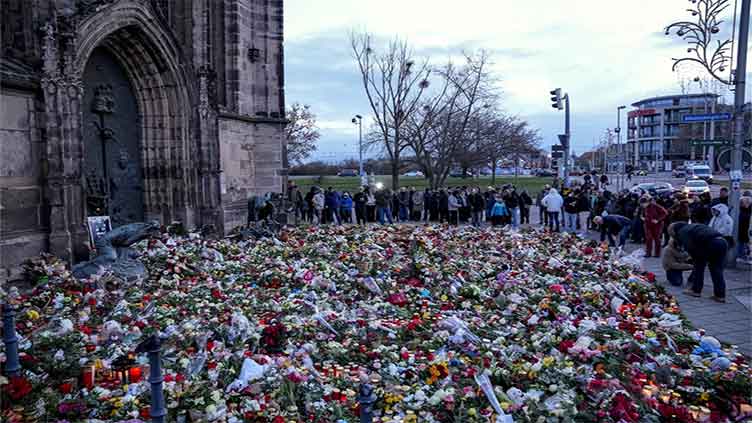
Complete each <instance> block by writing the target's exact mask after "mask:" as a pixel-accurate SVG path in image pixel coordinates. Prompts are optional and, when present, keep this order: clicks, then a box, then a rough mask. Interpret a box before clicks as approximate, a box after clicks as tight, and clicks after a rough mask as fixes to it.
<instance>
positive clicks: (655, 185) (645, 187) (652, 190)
mask: <svg viewBox="0 0 752 423" xmlns="http://www.w3.org/2000/svg"><path fill="white" fill-rule="evenodd" d="M629 191H630V192H632V193H634V194H641V193H648V194H652V195H664V194H671V193H673V192H674V187H673V186H672V185H671V184H669V183H668V182H643V183H641V184H637V185H635V186H633V187H632V188H630V189H629Z"/></svg>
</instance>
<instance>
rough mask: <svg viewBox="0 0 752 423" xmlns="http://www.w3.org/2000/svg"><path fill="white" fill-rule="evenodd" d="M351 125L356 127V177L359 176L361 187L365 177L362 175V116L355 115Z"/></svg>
mask: <svg viewBox="0 0 752 423" xmlns="http://www.w3.org/2000/svg"><path fill="white" fill-rule="evenodd" d="M352 123H354V124H356V125H358V175H360V181H361V185H365V183H364V182H363V181H364V180H365V175H364V174H363V116H361V115H355V117H354V118H352Z"/></svg>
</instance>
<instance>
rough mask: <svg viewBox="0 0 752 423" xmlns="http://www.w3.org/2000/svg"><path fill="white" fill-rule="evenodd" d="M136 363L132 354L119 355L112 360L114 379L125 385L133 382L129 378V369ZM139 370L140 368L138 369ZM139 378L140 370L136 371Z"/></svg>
mask: <svg viewBox="0 0 752 423" xmlns="http://www.w3.org/2000/svg"><path fill="white" fill-rule="evenodd" d="M135 365H136V360H135V359H134V356H133V355H132V354H128V355H124V356H120V357H119V358H118V359H116V360H115V361H113V362H112V371H113V372H114V374H115V379H116V380H117V381H119V382H120V383H121V384H123V385H126V384H128V383H133V382H134V381H132V380H131V378H130V376H131V369H132V368H134V367H135ZM139 370H140V369H139ZM138 374H139V379H140V376H141V374H140V371H139V372H138Z"/></svg>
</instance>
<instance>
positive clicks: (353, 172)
mask: <svg viewBox="0 0 752 423" xmlns="http://www.w3.org/2000/svg"><path fill="white" fill-rule="evenodd" d="M337 176H358V171H357V170H356V169H342V170H340V171H339V173H337Z"/></svg>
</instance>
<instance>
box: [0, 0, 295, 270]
mask: <svg viewBox="0 0 752 423" xmlns="http://www.w3.org/2000/svg"><path fill="white" fill-rule="evenodd" d="M282 3H283V0H0V17H1V18H2V21H1V23H2V29H1V31H2V32H1V33H0V36H2V39H1V40H0V45H1V46H2V52H0V53H1V54H2V56H0V280H3V279H8V278H13V277H14V276H15V275H16V272H17V271H18V265H19V263H21V262H22V261H23V260H24V259H25V258H27V257H29V256H33V255H36V254H38V253H40V252H42V251H49V252H51V253H53V254H56V255H58V256H60V257H62V258H64V259H66V260H68V261H71V262H75V261H78V260H81V259H83V258H87V257H88V254H89V252H88V251H89V245H88V241H87V240H88V235H87V231H86V220H87V217H89V216H96V215H107V216H110V217H111V219H112V223H113V225H114V226H117V225H121V224H125V223H129V222H135V221H149V220H158V221H160V222H162V223H165V224H169V223H171V222H174V221H180V222H182V223H183V224H184V225H185V226H186V227H188V228H193V227H201V226H204V225H214V226H215V228H217V229H218V230H219V231H220V232H221V231H224V232H227V231H229V230H231V229H232V228H234V227H236V226H238V225H240V224H243V223H245V216H246V210H247V200H248V198H249V197H251V196H252V195H254V194H260V193H266V192H279V191H281V190H282V187H283V186H284V184H285V179H286V176H285V175H286V159H285V157H284V156H285V153H284V151H285V146H284V139H283V138H284V135H283V134H284V126H285V123H286V121H285V119H284V110H285V107H284V79H283V78H284V73H283V39H282V13H283V4H282Z"/></svg>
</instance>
